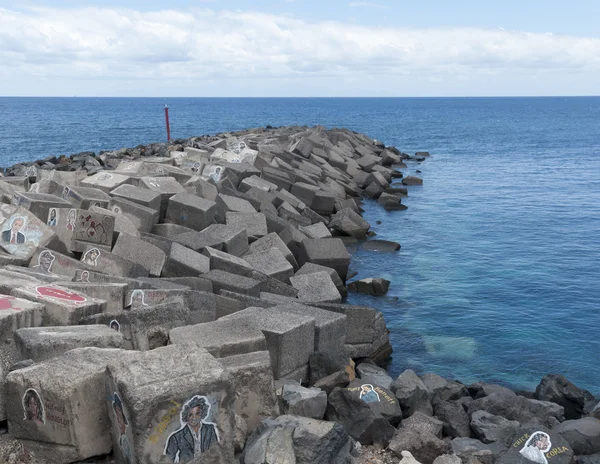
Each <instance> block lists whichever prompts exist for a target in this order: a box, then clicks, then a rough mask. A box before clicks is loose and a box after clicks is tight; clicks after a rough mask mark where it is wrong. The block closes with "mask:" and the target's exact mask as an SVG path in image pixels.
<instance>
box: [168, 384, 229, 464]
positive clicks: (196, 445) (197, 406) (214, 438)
mask: <svg viewBox="0 0 600 464" xmlns="http://www.w3.org/2000/svg"><path fill="white" fill-rule="evenodd" d="M209 417H210V403H209V401H208V399H207V398H206V397H205V396H199V395H196V396H194V397H192V398H190V399H189V400H188V401H187V402H185V403H184V405H183V407H182V408H181V428H180V429H178V430H176V431H175V432H173V433H172V434H171V435H169V438H167V443H166V446H165V451H164V454H165V455H166V456H167V457H168V458H169V459H170V460H171V461H172V462H173V463H175V464H177V463H183V462H188V461H190V460H191V459H193V458H194V457H196V456H199V455H200V454H202V453H205V452H206V451H208V449H209V448H210V447H211V446H212V445H213V444H214V443H218V442H219V432H218V431H217V426H216V424H214V423H212V422H208V418H209Z"/></svg>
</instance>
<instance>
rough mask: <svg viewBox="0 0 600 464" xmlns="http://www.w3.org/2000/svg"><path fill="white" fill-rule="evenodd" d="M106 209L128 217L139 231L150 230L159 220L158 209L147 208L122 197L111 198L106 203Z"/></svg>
mask: <svg viewBox="0 0 600 464" xmlns="http://www.w3.org/2000/svg"><path fill="white" fill-rule="evenodd" d="M108 209H109V210H111V211H112V212H113V213H115V214H122V215H124V216H126V217H128V218H129V219H130V220H131V222H132V223H133V224H134V225H135V227H136V229H137V230H139V231H140V232H150V231H151V230H152V227H154V224H157V223H158V220H159V210H157V209H152V208H148V207H147V206H143V205H140V204H139V203H135V202H133V201H129V200H126V199H124V198H119V197H114V198H112V199H111V200H110V203H109V204H108Z"/></svg>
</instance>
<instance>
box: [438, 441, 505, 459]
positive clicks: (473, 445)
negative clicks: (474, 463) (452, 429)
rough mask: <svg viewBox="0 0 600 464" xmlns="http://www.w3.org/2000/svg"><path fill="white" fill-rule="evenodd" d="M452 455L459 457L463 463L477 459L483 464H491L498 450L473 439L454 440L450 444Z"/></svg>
mask: <svg viewBox="0 0 600 464" xmlns="http://www.w3.org/2000/svg"><path fill="white" fill-rule="evenodd" d="M450 445H451V447H452V453H454V454H455V455H457V456H458V457H460V458H461V459H462V460H463V462H469V460H472V459H478V460H480V461H481V462H483V463H485V464H492V463H493V462H494V458H495V456H496V455H497V454H498V450H497V449H496V448H493V446H492V445H486V444H484V443H482V442H480V441H479V440H475V439H474V438H455V439H454V440H452V441H451V442H450Z"/></svg>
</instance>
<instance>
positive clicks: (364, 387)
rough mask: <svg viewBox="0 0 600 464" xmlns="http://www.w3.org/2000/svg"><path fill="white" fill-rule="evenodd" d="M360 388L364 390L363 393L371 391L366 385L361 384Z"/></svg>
mask: <svg viewBox="0 0 600 464" xmlns="http://www.w3.org/2000/svg"><path fill="white" fill-rule="evenodd" d="M361 388H362V390H363V392H365V393H369V392H370V391H371V387H368V386H366V385H363V386H362V387H361Z"/></svg>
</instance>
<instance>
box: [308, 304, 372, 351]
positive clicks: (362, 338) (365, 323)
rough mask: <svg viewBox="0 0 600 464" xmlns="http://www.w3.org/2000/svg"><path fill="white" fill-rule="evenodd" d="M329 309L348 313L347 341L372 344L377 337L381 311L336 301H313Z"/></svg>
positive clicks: (318, 305)
mask: <svg viewBox="0 0 600 464" xmlns="http://www.w3.org/2000/svg"><path fill="white" fill-rule="evenodd" d="M311 305H312V306H317V307H319V308H322V309H326V310H328V311H334V312H336V313H342V314H345V315H346V318H347V319H346V343H347V344H365V343H368V344H371V343H373V341H374V340H375V338H376V335H377V333H376V330H375V329H376V327H375V324H376V320H377V314H379V313H380V312H379V311H377V310H376V309H374V308H369V307H368V306H357V305H348V304H335V303H311Z"/></svg>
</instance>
